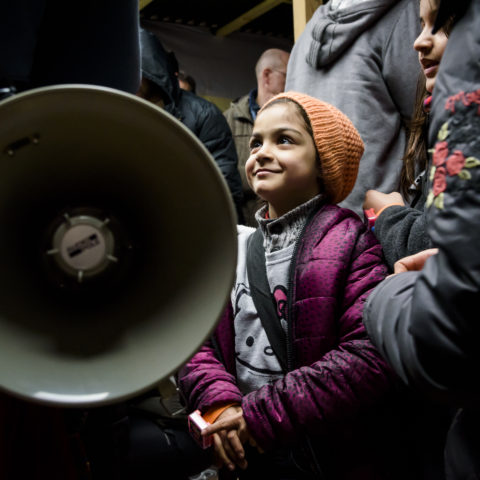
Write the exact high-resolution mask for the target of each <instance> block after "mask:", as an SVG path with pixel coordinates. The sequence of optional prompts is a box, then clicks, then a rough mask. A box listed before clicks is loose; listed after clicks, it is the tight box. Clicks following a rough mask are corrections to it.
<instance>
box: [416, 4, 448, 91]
mask: <svg viewBox="0 0 480 480" xmlns="http://www.w3.org/2000/svg"><path fill="white" fill-rule="evenodd" d="M435 3H436V2H435V1H434V0H420V22H421V25H422V31H421V33H420V35H419V36H418V37H417V39H416V40H415V42H414V44H413V48H414V49H415V50H416V51H417V52H418V60H419V61H420V66H421V67H422V69H423V73H424V75H425V80H426V88H427V91H428V92H430V93H432V91H433V87H434V86H435V79H436V78H437V73H438V67H439V64H440V60H441V59H442V56H443V52H444V51H445V47H446V46H447V40H448V39H447V36H446V35H445V33H444V32H443V30H441V29H440V30H438V31H437V33H435V35H432V28H433V24H434V22H435V18H436V16H437V8H436V7H435Z"/></svg>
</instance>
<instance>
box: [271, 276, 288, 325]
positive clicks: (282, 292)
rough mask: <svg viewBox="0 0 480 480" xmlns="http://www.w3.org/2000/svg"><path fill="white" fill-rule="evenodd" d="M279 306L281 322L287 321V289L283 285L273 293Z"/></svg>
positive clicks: (277, 287) (278, 313) (278, 286)
mask: <svg viewBox="0 0 480 480" xmlns="http://www.w3.org/2000/svg"><path fill="white" fill-rule="evenodd" d="M273 296H274V298H275V302H276V304H277V315H278V318H279V319H280V320H284V321H285V320H286V319H287V312H286V310H287V289H286V288H285V287H284V286H283V285H277V286H276V287H275V289H274V291H273Z"/></svg>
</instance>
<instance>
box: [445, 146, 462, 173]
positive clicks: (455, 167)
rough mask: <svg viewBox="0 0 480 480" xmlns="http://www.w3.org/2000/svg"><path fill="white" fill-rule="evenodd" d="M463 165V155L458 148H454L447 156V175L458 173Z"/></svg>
mask: <svg viewBox="0 0 480 480" xmlns="http://www.w3.org/2000/svg"><path fill="white" fill-rule="evenodd" d="M464 166H465V157H464V156H463V153H462V152H461V151H460V150H455V151H454V152H453V153H452V154H451V155H450V156H449V157H448V158H447V172H448V174H449V175H458V174H459V173H460V172H461V171H462V169H463V167H464Z"/></svg>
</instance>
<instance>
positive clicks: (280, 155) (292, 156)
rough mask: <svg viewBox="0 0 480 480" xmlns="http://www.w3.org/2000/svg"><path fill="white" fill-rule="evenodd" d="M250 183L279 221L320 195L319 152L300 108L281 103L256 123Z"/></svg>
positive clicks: (267, 109) (251, 152) (251, 155)
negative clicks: (289, 212) (286, 214)
mask: <svg viewBox="0 0 480 480" xmlns="http://www.w3.org/2000/svg"><path fill="white" fill-rule="evenodd" d="M245 171H246V174H247V179H248V183H249V184H250V186H251V187H252V189H253V190H254V192H255V193H256V194H257V195H258V196H259V197H260V198H262V199H263V200H265V201H267V202H268V208H269V216H270V218H277V217H280V216H282V215H283V214H285V213H287V212H288V211H290V210H292V209H293V208H295V207H297V206H298V205H301V204H302V203H304V202H306V201H307V200H310V199H311V198H313V197H314V196H316V195H318V194H319V193H320V187H319V182H318V177H319V172H318V168H317V151H316V148H315V145H314V143H313V139H312V137H311V135H310V134H309V132H308V130H307V129H306V125H305V121H304V119H303V118H302V116H301V114H300V112H299V111H298V109H297V107H296V106H295V105H294V104H293V103H291V102H289V103H277V104H274V105H272V106H271V107H268V108H266V109H265V110H264V111H262V112H261V113H260V114H259V115H258V116H257V119H256V120H255V125H254V127H253V132H252V137H251V139H250V157H249V159H248V160H247V163H246V164H245Z"/></svg>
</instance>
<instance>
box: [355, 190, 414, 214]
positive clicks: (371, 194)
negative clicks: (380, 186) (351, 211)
mask: <svg viewBox="0 0 480 480" xmlns="http://www.w3.org/2000/svg"><path fill="white" fill-rule="evenodd" d="M392 203H395V204H400V205H405V202H404V201H403V197H402V196H401V195H400V193H398V192H392V193H382V192H379V191H378V190H368V191H367V193H366V194H365V200H364V202H363V209H364V210H368V209H370V208H373V210H374V211H375V212H378V211H379V210H380V209H382V208H383V207H385V206H386V205H391V204H392Z"/></svg>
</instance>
